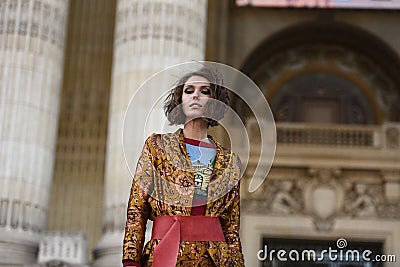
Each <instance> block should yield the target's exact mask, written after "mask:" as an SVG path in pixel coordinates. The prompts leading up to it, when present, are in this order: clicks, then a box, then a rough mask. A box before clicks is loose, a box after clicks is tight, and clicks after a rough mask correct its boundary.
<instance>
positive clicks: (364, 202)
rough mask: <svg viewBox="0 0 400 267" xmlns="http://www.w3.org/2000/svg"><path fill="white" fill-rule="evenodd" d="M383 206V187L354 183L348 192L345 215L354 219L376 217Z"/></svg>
mask: <svg viewBox="0 0 400 267" xmlns="http://www.w3.org/2000/svg"><path fill="white" fill-rule="evenodd" d="M381 205H383V190H382V185H368V184H364V183H354V184H353V185H352V186H351V187H350V189H349V190H347V191H346V199H345V204H344V209H343V211H344V213H345V214H347V215H350V216H352V217H375V216H376V215H377V214H378V208H379V207H380V206H381Z"/></svg>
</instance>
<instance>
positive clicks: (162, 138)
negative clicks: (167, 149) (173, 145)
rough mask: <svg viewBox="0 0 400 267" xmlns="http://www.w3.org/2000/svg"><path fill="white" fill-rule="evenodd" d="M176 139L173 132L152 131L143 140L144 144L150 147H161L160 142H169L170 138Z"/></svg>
mask: <svg viewBox="0 0 400 267" xmlns="http://www.w3.org/2000/svg"><path fill="white" fill-rule="evenodd" d="M174 139H176V134H175V133H162V134H161V133H152V134H150V135H149V136H148V137H147V138H146V141H145V146H148V147H151V148H161V147H163V145H162V144H164V145H165V143H169V142H171V141H172V140H174Z"/></svg>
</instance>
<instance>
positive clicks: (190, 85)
mask: <svg viewBox="0 0 400 267" xmlns="http://www.w3.org/2000/svg"><path fill="white" fill-rule="evenodd" d="M187 87H194V85H193V84H185V85H184V86H183V88H187ZM200 87H201V88H210V87H211V85H202V86H200Z"/></svg>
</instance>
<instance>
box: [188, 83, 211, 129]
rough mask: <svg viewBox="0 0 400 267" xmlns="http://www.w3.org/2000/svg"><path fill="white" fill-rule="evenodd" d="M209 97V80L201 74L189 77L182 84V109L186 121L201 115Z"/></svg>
mask: <svg viewBox="0 0 400 267" xmlns="http://www.w3.org/2000/svg"><path fill="white" fill-rule="evenodd" d="M210 98H211V84H210V81H209V80H207V79H206V78H204V77H202V76H196V75H195V76H192V77H190V78H189V79H188V80H187V81H186V83H185V84H184V85H183V92H182V110H183V113H184V114H185V116H186V122H188V121H190V120H193V119H196V118H200V117H202V116H203V114H204V112H205V110H206V104H207V101H208V99H210Z"/></svg>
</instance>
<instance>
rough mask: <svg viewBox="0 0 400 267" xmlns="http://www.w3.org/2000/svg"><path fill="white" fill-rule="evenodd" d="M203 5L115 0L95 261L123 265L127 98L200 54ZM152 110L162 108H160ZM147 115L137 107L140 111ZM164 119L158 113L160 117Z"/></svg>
mask: <svg viewBox="0 0 400 267" xmlns="http://www.w3.org/2000/svg"><path fill="white" fill-rule="evenodd" d="M206 9H207V1H206V0H196V1H181V0H157V1H156V0H136V1H132V0H119V1H118V2H117V15H116V27H115V33H114V34H115V35H114V58H113V74H112V88H111V100H110V101H111V103H110V111H109V127H108V138H107V140H108V144H107V160H106V162H107V163H106V174H105V213H104V222H103V223H104V234H103V237H102V240H101V241H100V243H99V244H98V246H97V248H96V249H95V259H96V261H95V266H119V265H121V257H122V239H123V231H124V226H125V218H126V205H127V202H128V197H129V189H130V186H131V183H132V177H131V176H130V174H129V172H128V169H127V167H126V166H125V162H124V158H123V153H122V138H121V136H122V126H123V118H124V113H125V110H126V108H127V105H128V103H129V100H130V99H131V97H132V96H133V94H134V92H135V90H137V89H138V87H139V86H140V84H141V83H142V82H144V81H145V80H146V79H147V78H149V77H150V76H151V75H153V74H155V73H157V72H158V71H160V70H162V69H164V68H166V67H169V66H172V65H174V64H177V63H182V62H187V61H190V60H204V54H205V31H206ZM167 86H170V85H168V84H163V85H160V86H157V87H158V88H154V90H152V91H151V92H149V95H150V96H154V95H156V96H161V94H162V93H164V92H165V91H166V90H167V89H168V88H167ZM149 98H152V97H149ZM150 102H151V100H149V99H147V100H146V99H143V101H142V102H141V103H142V104H141V105H142V106H141V107H143V108H145V107H147V106H148V105H152V104H153V103H150ZM141 107H140V106H139V107H138V110H139V109H140V108H141ZM155 112H160V115H161V114H162V113H161V112H162V111H161V110H159V111H155ZM145 115H146V114H141V113H140V112H138V116H145ZM163 122H164V120H163V118H162V116H160V123H163ZM137 130H138V131H142V130H143V129H137ZM138 136H139V135H138ZM131 138H132V139H133V140H135V143H134V146H133V149H132V150H131V151H129V152H128V153H134V158H135V159H137V158H138V156H139V153H140V151H141V150H142V147H143V143H144V140H143V139H142V138H138V137H136V138H135V136H132V137H131Z"/></svg>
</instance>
